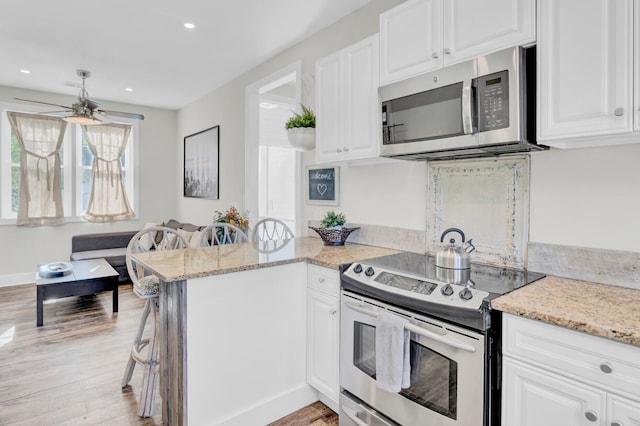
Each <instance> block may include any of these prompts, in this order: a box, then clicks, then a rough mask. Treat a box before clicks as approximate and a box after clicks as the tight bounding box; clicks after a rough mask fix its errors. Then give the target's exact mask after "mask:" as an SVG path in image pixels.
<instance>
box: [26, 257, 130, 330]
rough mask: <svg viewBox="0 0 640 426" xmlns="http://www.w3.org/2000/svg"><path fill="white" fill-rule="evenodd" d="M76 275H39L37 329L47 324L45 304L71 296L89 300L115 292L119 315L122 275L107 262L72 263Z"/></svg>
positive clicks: (114, 307) (114, 309)
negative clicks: (119, 282)
mask: <svg viewBox="0 0 640 426" xmlns="http://www.w3.org/2000/svg"><path fill="white" fill-rule="evenodd" d="M69 263H71V264H72V265H73V271H72V272H71V273H70V274H69V275H64V276H62V277H56V278H43V277H41V276H40V273H38V274H37V275H36V291H37V299H36V305H37V306H36V317H37V318H36V325H37V326H38V327H40V326H42V324H43V312H42V302H44V301H45V300H49V299H55V298H59V297H70V296H86V295H89V294H95V293H99V292H101V291H109V290H110V291H112V292H113V312H118V272H117V271H116V270H115V269H113V268H112V267H111V265H109V263H108V262H107V261H106V260H104V259H91V260H75V261H71V262H69ZM39 270H40V265H38V271H39Z"/></svg>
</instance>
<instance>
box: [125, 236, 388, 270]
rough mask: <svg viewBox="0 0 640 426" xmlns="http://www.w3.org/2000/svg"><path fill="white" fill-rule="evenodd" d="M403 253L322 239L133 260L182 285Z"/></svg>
mask: <svg viewBox="0 0 640 426" xmlns="http://www.w3.org/2000/svg"><path fill="white" fill-rule="evenodd" d="M399 252H400V251H399V250H394V249H388V248H383V247H375V246H368V245H364V244H350V243H346V244H345V245H343V246H325V245H323V243H322V240H321V239H320V238H317V237H299V238H292V239H290V240H280V241H265V242H252V243H241V244H228V245H221V246H213V247H198V248H189V249H182V250H167V251H158V252H147V253H136V254H134V255H133V257H134V258H135V259H136V260H137V261H138V262H139V263H141V264H142V265H143V266H144V267H145V268H147V269H149V270H150V271H151V272H153V273H154V274H155V275H157V276H158V277H159V278H161V279H162V280H163V281H181V280H186V279H190V278H198V277H205V276H209V275H218V274H227V273H231V272H240V271H246V270H250V269H257V268H264V267H270V266H277V265H284V264H287V263H294V262H305V261H306V262H309V263H312V264H315V265H319V266H324V267H326V268H332V269H338V268H339V266H340V265H341V264H343V263H350V262H355V261H357V260H364V259H369V258H373V257H379V256H385V255H388V254H395V253H399Z"/></svg>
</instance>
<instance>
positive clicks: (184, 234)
mask: <svg viewBox="0 0 640 426" xmlns="http://www.w3.org/2000/svg"><path fill="white" fill-rule="evenodd" d="M176 232H177V233H178V235H180V236H181V237H182V238H184V240H185V241H186V242H187V245H188V246H189V245H190V244H191V237H192V235H193V232H187V231H185V230H184V229H178V230H177V231H176Z"/></svg>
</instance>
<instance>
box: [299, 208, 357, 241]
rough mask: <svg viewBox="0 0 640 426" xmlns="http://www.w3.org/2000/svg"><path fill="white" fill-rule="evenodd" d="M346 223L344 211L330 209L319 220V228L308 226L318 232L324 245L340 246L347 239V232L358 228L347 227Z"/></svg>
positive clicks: (349, 232)
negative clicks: (338, 211) (337, 211)
mask: <svg viewBox="0 0 640 426" xmlns="http://www.w3.org/2000/svg"><path fill="white" fill-rule="evenodd" d="M346 223H347V219H346V217H345V215H344V213H336V212H334V211H333V210H331V211H328V212H327V213H326V214H325V216H324V218H323V219H322V221H321V222H320V227H319V228H316V227H313V226H310V227H309V228H311V229H313V230H314V231H316V232H317V233H318V235H320V238H322V241H324V245H325V246H342V245H344V242H345V241H346V240H347V237H348V236H349V234H351V233H352V232H353V231H355V230H357V229H360V228H359V227H356V228H347V227H346V226H345V224H346Z"/></svg>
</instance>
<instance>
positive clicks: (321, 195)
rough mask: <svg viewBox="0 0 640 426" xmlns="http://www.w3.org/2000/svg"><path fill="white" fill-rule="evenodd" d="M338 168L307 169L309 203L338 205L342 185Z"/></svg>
mask: <svg viewBox="0 0 640 426" xmlns="http://www.w3.org/2000/svg"><path fill="white" fill-rule="evenodd" d="M338 170H339V169H338V168H337V167H324V168H314V167H308V168H307V184H308V185H307V186H308V191H307V202H308V203H310V204H328V205H338V199H339V197H338V195H339V189H340V184H339V181H338Z"/></svg>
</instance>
